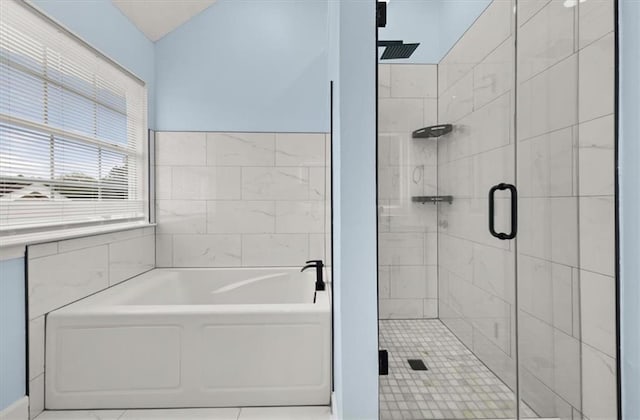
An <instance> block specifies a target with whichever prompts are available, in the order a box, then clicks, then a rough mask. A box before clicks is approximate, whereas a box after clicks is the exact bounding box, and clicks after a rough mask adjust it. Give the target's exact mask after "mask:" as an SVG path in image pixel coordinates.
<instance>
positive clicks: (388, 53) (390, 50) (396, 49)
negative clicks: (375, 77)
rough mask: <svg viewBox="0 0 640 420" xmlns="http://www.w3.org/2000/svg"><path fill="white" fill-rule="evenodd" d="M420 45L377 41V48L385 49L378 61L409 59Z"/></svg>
mask: <svg viewBox="0 0 640 420" xmlns="http://www.w3.org/2000/svg"><path fill="white" fill-rule="evenodd" d="M418 45H420V43H416V44H405V43H404V42H403V41H378V47H385V49H384V51H383V52H382V56H381V57H380V60H394V59H398V58H409V57H411V54H413V52H414V51H415V50H416V48H418Z"/></svg>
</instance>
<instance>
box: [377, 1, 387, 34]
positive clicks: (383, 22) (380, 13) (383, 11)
mask: <svg viewBox="0 0 640 420" xmlns="http://www.w3.org/2000/svg"><path fill="white" fill-rule="evenodd" d="M376 10H377V13H376V16H377V21H378V28H384V27H385V26H387V2H386V1H379V2H378V7H377V9H376Z"/></svg>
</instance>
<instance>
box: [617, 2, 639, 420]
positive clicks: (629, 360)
mask: <svg viewBox="0 0 640 420" xmlns="http://www.w3.org/2000/svg"><path fill="white" fill-rule="evenodd" d="M619 5H620V59H621V62H620V114H619V115H620V137H619V165H620V235H621V238H620V246H621V248H620V253H621V255H620V300H621V302H620V304H621V317H620V318H621V326H620V328H621V344H622V358H621V361H622V414H623V418H624V419H629V420H631V419H640V397H639V396H640V310H639V309H638V302H640V220H639V219H640V216H639V215H640V183H639V182H638V180H640V169H639V168H640V84H638V75H639V74H640V29H639V26H638V22H640V2H638V1H637V0H621V1H620V3H619Z"/></svg>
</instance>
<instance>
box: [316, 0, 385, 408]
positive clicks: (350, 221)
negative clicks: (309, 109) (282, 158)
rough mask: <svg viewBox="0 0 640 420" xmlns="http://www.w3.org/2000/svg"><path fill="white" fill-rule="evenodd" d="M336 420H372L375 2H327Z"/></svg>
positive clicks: (375, 385)
mask: <svg viewBox="0 0 640 420" xmlns="http://www.w3.org/2000/svg"><path fill="white" fill-rule="evenodd" d="M329 7H330V14H329V16H330V20H329V27H330V28H331V31H330V38H329V45H330V51H331V52H330V57H329V63H328V66H329V69H330V74H331V78H332V79H333V80H335V81H336V90H335V91H334V99H335V100H334V110H333V111H334V112H333V114H334V130H333V133H334V137H333V150H332V154H333V164H332V170H333V179H334V183H333V188H334V189H333V227H334V231H333V235H334V236H333V245H334V252H333V254H334V260H333V263H334V282H335V283H334V293H335V303H334V305H335V308H336V311H335V320H334V321H335V332H334V338H335V343H334V350H335V360H334V375H335V404H336V408H337V411H338V413H337V414H338V418H340V419H345V420H360V419H362V420H373V419H377V418H378V313H377V305H378V300H377V283H376V278H377V273H376V271H377V270H376V267H377V263H376V234H377V232H376V183H375V179H376V110H375V107H376V96H375V95H376V89H375V87H376V56H375V32H376V28H375V2H374V1H373V0H370V1H342V2H333V1H332V2H330V5H329Z"/></svg>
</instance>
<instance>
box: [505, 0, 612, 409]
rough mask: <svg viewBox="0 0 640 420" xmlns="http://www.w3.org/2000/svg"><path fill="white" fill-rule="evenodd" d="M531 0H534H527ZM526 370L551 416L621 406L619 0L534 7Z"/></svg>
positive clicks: (523, 157)
mask: <svg viewBox="0 0 640 420" xmlns="http://www.w3.org/2000/svg"><path fill="white" fill-rule="evenodd" d="M520 2H522V0H520ZM522 3H525V4H526V5H527V7H528V8H529V12H528V13H527V14H526V15H520V18H519V21H518V23H517V27H518V36H519V48H518V89H519V90H518V92H519V93H518V118H517V124H518V187H519V193H520V197H521V199H520V208H521V209H522V210H521V212H520V226H521V229H520V233H519V236H518V273H517V274H518V284H519V295H518V296H519V302H520V306H519V308H520V311H519V319H520V328H519V330H518V334H519V336H520V348H521V349H522V351H521V353H520V362H521V363H520V365H521V369H520V372H521V374H522V383H521V390H522V396H523V398H524V399H525V400H526V401H527V402H528V403H529V404H530V405H531V406H532V407H533V408H534V409H536V411H537V412H538V414H539V415H541V416H543V417H571V415H572V413H573V416H574V418H576V416H584V417H586V418H589V419H613V418H616V416H617V411H616V404H617V402H616V385H615V383H616V362H615V357H616V352H615V344H616V324H615V313H616V308H615V268H614V267H615V216H614V196H615V187H614V184H615V178H614V177H615V172H614V164H615V157H614V143H615V138H614V135H615V132H614V120H615V118H614V114H613V113H614V95H615V92H614V88H615V85H614V48H615V44H614V32H613V31H614V2H613V1H611V0H589V1H587V2H576V5H575V7H566V5H565V4H564V2H562V1H559V0H551V1H547V2H532V1H525V2H522Z"/></svg>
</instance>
